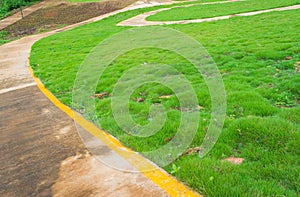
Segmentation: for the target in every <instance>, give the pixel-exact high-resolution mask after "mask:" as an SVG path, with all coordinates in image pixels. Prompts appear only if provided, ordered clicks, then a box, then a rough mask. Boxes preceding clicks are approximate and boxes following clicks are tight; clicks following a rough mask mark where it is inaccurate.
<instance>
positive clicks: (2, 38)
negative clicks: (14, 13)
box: [0, 30, 10, 45]
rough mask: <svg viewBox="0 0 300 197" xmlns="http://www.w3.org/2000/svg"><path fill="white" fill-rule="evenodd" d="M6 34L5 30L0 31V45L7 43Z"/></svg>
mask: <svg viewBox="0 0 300 197" xmlns="http://www.w3.org/2000/svg"><path fill="white" fill-rule="evenodd" d="M9 41H10V39H9V38H8V33H7V32H6V31H5V30H1V31H0V45H1V44H5V43H7V42H9Z"/></svg>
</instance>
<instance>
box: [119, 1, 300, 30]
mask: <svg viewBox="0 0 300 197" xmlns="http://www.w3.org/2000/svg"><path fill="white" fill-rule="evenodd" d="M229 2H233V1H226V2H219V3H229ZM204 4H207V3H204ZM210 4H211V3H210ZM197 5H198V4H197ZM299 8H300V5H294V6H287V7H280V8H274V9H267V10H260V11H255V12H246V13H241V14H232V15H226V16H218V17H213V18H204V19H193V20H179V21H147V20H146V18H147V17H149V16H151V15H154V14H157V13H159V12H162V11H165V10H170V9H172V8H163V9H158V10H154V11H150V12H146V13H143V14H140V15H137V16H134V17H132V18H130V19H127V20H125V21H122V22H120V23H119V24H118V26H151V25H172V24H189V23H203V22H211V21H218V20H224V19H229V18H232V17H238V16H253V15H258V14H262V13H268V12H274V11H286V10H295V9H299Z"/></svg>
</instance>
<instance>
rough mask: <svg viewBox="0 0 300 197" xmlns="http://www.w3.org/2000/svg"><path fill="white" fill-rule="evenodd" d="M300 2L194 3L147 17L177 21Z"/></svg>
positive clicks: (280, 0)
mask: <svg viewBox="0 0 300 197" xmlns="http://www.w3.org/2000/svg"><path fill="white" fill-rule="evenodd" d="M295 4H300V0H288V1H286V0H267V1H261V0H246V1H244V2H233V3H225V4H212V5H194V6H190V7H180V8H173V9H171V10H165V11H162V12H159V13H157V14H154V15H152V16H149V17H147V18H146V19H147V20H149V21H177V20H190V19H200V18H211V17H216V16H224V15H230V14H238V13H243V12H251V11H257V10H264V9H271V8H276V7H284V6H290V5H295Z"/></svg>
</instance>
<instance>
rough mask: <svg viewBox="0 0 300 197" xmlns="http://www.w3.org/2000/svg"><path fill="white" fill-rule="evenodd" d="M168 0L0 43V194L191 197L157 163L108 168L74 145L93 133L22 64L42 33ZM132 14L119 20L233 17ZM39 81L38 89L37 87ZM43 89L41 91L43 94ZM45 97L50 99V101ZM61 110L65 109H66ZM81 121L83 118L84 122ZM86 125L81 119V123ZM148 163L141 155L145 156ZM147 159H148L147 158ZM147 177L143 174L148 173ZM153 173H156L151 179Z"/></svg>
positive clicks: (111, 153)
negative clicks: (145, 168) (142, 168)
mask: <svg viewBox="0 0 300 197" xmlns="http://www.w3.org/2000/svg"><path fill="white" fill-rule="evenodd" d="M160 4H171V2H170V1H166V2H165V1H164V2H158V3H148V4H147V3H143V2H137V3H136V4H134V5H132V6H130V7H127V8H125V9H122V10H118V11H115V12H112V13H109V14H106V15H102V16H99V17H96V18H93V19H90V20H87V21H84V22H81V23H78V24H74V25H71V26H68V27H65V28H62V29H58V30H55V31H51V32H47V33H44V34H39V35H33V36H28V37H24V38H22V39H20V40H16V41H14V42H10V43H7V44H5V45H2V46H0V100H1V103H0V109H1V110H0V117H1V119H0V131H1V138H0V144H1V145H0V154H1V161H0V168H1V173H0V195H1V196H75V195H76V196H86V195H92V196H168V195H173V196H197V195H198V194H196V193H193V192H192V191H191V190H189V189H188V188H186V187H185V186H183V185H182V184H181V183H179V182H177V181H176V180H175V179H174V178H172V177H171V176H169V175H167V174H166V173H165V172H164V171H163V170H161V169H158V170H156V171H155V173H153V174H145V173H128V172H122V171H118V170H115V169H113V168H110V167H108V166H106V165H104V164H102V163H100V162H98V161H97V155H93V156H92V155H91V154H90V153H89V152H88V150H86V148H85V147H84V145H83V144H82V143H81V141H80V138H79V136H78V134H77V131H78V132H80V133H81V134H82V133H84V135H83V136H85V137H89V138H91V141H93V138H94V136H92V135H91V134H90V133H89V131H88V129H90V127H89V128H87V127H85V125H84V124H80V125H81V126H80V125H79V126H78V125H77V126H78V128H76V127H75V125H74V122H73V120H72V118H74V117H73V116H74V115H72V113H73V112H72V110H71V109H69V108H68V107H66V106H64V105H62V104H61V103H60V102H59V101H57V100H55V98H54V97H53V95H51V94H50V93H49V92H47V90H46V89H45V88H44V87H43V85H42V84H41V83H40V82H39V81H38V79H35V81H34V79H33V78H32V76H31V75H30V73H29V72H28V69H27V66H28V65H27V63H28V57H29V55H30V49H31V46H32V45H33V44H34V43H35V42H36V41H38V40H40V39H41V38H44V37H47V36H49V35H52V34H55V33H57V32H61V31H66V30H68V29H71V28H74V27H77V26H80V25H83V24H86V23H91V22H95V21H98V20H101V19H103V18H106V17H108V16H111V15H113V14H116V13H120V12H124V11H127V10H132V9H137V8H142V7H149V6H154V5H160ZM299 8H300V5H296V6H290V7H284V8H276V9H270V10H263V11H258V12H249V13H244V14H238V15H234V16H251V15H256V14H260V13H266V12H272V11H282V10H291V9H299ZM162 10H163V9H160V10H157V11H152V12H148V13H145V14H142V15H138V16H136V17H133V18H131V19H128V20H126V21H123V22H121V23H120V24H119V25H126V26H146V25H161V24H186V23H193V22H205V21H214V20H222V19H227V18H230V17H232V16H223V17H216V18H211V19H197V20H190V21H169V22H150V21H145V18H146V17H147V16H150V15H152V14H155V13H157V12H159V11H162ZM36 85H38V87H39V88H38V87H37V86H36ZM40 90H42V91H43V93H44V94H46V95H47V97H48V98H47V97H45V96H44V95H43V94H42V92H41V91H40ZM49 99H50V100H51V101H50V100H49ZM66 114H67V115H66ZM83 121H84V120H83ZM86 124H88V123H86ZM97 143H98V144H97V147H101V148H106V149H105V150H106V152H105V153H106V154H107V157H109V158H110V159H114V160H115V161H116V162H118V163H120V164H122V165H123V166H125V168H127V169H128V170H130V169H134V168H136V167H135V166H134V165H132V163H130V162H129V161H128V160H126V159H124V158H123V157H120V156H119V155H118V154H116V152H115V151H112V150H110V149H108V148H107V147H106V146H105V143H102V142H100V141H99V140H98V141H97ZM146 162H148V161H146ZM147 165H153V164H150V162H148V163H147ZM149 177H150V178H149ZM155 177H156V179H155Z"/></svg>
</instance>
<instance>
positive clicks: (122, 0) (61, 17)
mask: <svg viewBox="0 0 300 197" xmlns="http://www.w3.org/2000/svg"><path fill="white" fill-rule="evenodd" d="M133 2H135V0H110V1H104V2H96V3H67V2H64V1H62V3H60V4H58V5H54V6H51V7H46V8H42V9H39V10H37V11H35V12H33V13H31V14H29V15H28V16H26V17H24V19H22V20H19V21H17V22H16V23H14V24H12V25H10V26H8V27H6V28H4V29H3V30H4V31H6V32H7V33H8V34H7V35H6V36H5V38H4V39H15V38H19V37H23V36H26V35H31V34H35V33H39V32H45V31H49V30H53V29H57V28H60V27H63V26H67V25H71V24H75V23H78V22H81V21H85V20H88V19H90V18H93V17H96V16H99V15H103V14H106V13H109V12H112V11H115V10H118V9H121V8H124V7H126V6H128V5H130V4H131V3H133Z"/></svg>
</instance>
